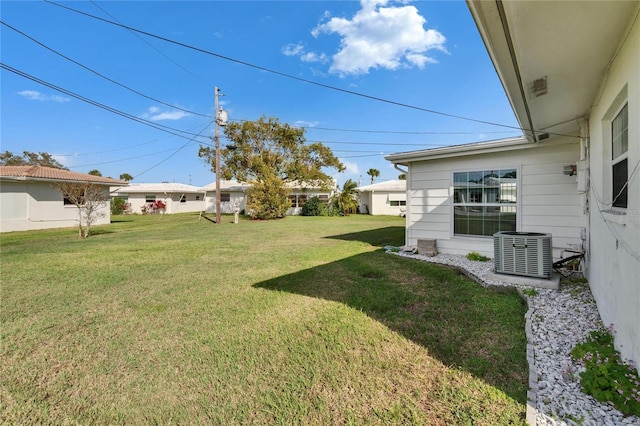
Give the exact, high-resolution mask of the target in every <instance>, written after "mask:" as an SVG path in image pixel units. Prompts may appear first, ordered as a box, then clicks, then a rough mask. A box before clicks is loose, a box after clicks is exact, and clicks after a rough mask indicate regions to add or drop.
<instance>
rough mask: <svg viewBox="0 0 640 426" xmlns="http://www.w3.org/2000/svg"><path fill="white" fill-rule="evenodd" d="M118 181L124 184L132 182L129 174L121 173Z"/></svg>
mask: <svg viewBox="0 0 640 426" xmlns="http://www.w3.org/2000/svg"><path fill="white" fill-rule="evenodd" d="M120 180H123V181H125V182H129V181H132V180H133V176H131V175H130V174H129V173H122V174H121V175H120Z"/></svg>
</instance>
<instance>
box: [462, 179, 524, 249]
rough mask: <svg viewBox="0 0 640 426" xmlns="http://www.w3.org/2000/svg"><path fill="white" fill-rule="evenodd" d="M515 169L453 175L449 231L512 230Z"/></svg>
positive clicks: (489, 232)
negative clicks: (450, 228)
mask: <svg viewBox="0 0 640 426" xmlns="http://www.w3.org/2000/svg"><path fill="white" fill-rule="evenodd" d="M517 186H518V171H517V170H516V169H501V170H478V171H471V172H455V173H454V174H453V233H454V234H455V235H474V236H491V235H493V234H495V233H496V232H500V231H515V230H516V212H517V201H518V198H517Z"/></svg>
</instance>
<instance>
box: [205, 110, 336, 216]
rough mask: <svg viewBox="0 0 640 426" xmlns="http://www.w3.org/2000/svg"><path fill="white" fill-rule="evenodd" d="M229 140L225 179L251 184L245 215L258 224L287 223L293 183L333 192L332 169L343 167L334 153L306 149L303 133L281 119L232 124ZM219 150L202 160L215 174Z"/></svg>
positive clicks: (222, 170)
mask: <svg viewBox="0 0 640 426" xmlns="http://www.w3.org/2000/svg"><path fill="white" fill-rule="evenodd" d="M224 134H225V136H226V138H227V140H228V141H229V142H230V143H229V144H228V145H227V147H226V148H222V149H220V157H221V160H222V161H221V166H220V171H219V172H220V176H221V177H222V178H223V179H232V178H235V179H237V180H238V181H241V182H248V183H250V184H251V188H250V189H249V190H248V191H247V208H246V212H247V214H249V215H250V216H251V217H253V218H255V219H275V218H280V217H284V216H285V215H286V212H287V210H288V209H289V208H290V206H291V203H290V201H289V199H288V195H289V193H290V186H288V184H290V183H298V184H303V183H306V184H307V185H311V186H314V187H318V188H323V189H329V188H330V187H332V186H333V179H332V178H331V177H330V176H329V175H328V174H327V173H326V172H325V169H327V168H329V169H330V168H333V169H336V170H338V171H343V170H344V166H343V165H342V163H341V162H340V160H338V158H337V157H335V156H334V155H333V152H332V151H331V149H330V148H328V147H327V146H325V145H323V144H322V143H319V142H314V143H306V139H305V136H304V129H302V128H297V127H292V126H290V125H289V124H286V123H280V121H279V120H278V119H277V118H273V117H269V118H266V117H264V116H263V117H261V118H260V119H259V120H257V121H244V122H241V123H238V122H234V123H230V124H228V125H227V126H226V127H225V129H224ZM215 154H216V153H215V149H214V148H210V147H205V146H201V147H200V151H199V153H198V155H199V156H200V157H201V158H202V159H203V160H204V161H206V162H207V163H208V164H210V165H211V169H212V171H213V172H214V173H217V172H218V171H217V170H215Z"/></svg>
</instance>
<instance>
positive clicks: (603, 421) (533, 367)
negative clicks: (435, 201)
mask: <svg viewBox="0 0 640 426" xmlns="http://www.w3.org/2000/svg"><path fill="white" fill-rule="evenodd" d="M388 252H389V253H392V254H396V255H398V256H405V257H411V258H413V259H417V260H422V261H426V262H432V263H440V264H444V265H449V266H455V267H458V268H460V269H461V270H463V271H464V272H465V273H466V274H467V275H468V276H469V277H470V278H472V279H474V280H476V281H478V282H479V283H481V284H483V285H498V286H511V287H516V288H518V287H520V289H521V290H524V289H526V288H532V287H526V286H518V285H514V284H511V283H506V282H501V281H492V280H488V279H485V278H484V277H485V276H486V275H487V274H488V273H490V272H493V262H490V261H489V262H476V261H471V260H468V259H467V258H466V257H465V256H458V255H450V254H439V255H437V256H434V257H427V256H422V255H418V254H412V253H410V252H404V251H400V252H394V251H392V250H389V251H388ZM535 290H536V293H537V294H536V295H535V296H525V295H524V294H523V297H525V298H526V299H527V302H528V306H529V310H528V312H527V315H526V319H527V324H526V331H527V339H528V341H529V345H528V348H527V358H528V360H529V371H530V376H529V387H530V390H529V393H528V399H529V404H528V405H529V407H528V410H527V421H528V422H529V424H531V425H532V426H564V425H571V426H573V425H584V426H591V425H593V426H601V425H605V426H617V425H638V426H640V418H639V417H637V416H628V417H625V416H624V415H623V414H622V413H620V412H619V411H618V410H616V409H615V408H614V407H613V406H612V405H610V404H603V403H600V402H598V401H596V400H595V399H594V398H593V397H591V396H589V395H586V394H584V393H582V392H581V391H580V382H579V374H580V372H581V368H582V367H581V366H580V365H578V364H576V363H575V362H573V360H572V359H571V356H570V352H571V350H572V349H573V347H574V346H575V345H576V343H578V342H580V341H583V340H584V339H585V338H586V337H587V336H588V334H589V333H590V332H591V331H593V330H597V329H601V328H602V322H601V320H600V315H599V314H598V309H597V307H596V303H595V300H594V299H593V296H592V294H591V291H590V289H589V287H588V286H587V285H571V286H560V290H550V289H544V288H536V289H535ZM521 294H522V293H521Z"/></svg>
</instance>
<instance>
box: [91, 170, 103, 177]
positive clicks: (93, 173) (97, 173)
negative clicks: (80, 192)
mask: <svg viewBox="0 0 640 426" xmlns="http://www.w3.org/2000/svg"><path fill="white" fill-rule="evenodd" d="M87 174H88V175H91V176H101V177H102V172H101V171H100V170H98V169H93V170H90V171H89V173H87Z"/></svg>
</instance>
